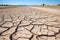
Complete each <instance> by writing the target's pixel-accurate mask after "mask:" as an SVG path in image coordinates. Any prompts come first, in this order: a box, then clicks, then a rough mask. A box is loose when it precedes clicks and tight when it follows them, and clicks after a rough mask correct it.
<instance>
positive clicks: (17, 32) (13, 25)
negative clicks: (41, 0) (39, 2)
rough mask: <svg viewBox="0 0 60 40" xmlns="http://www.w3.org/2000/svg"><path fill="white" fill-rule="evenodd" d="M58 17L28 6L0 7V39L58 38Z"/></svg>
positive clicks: (44, 39)
mask: <svg viewBox="0 0 60 40" xmlns="http://www.w3.org/2000/svg"><path fill="white" fill-rule="evenodd" d="M59 18H60V16H59V15H58V14H54V13H49V12H45V11H42V10H36V9H33V8H29V7H21V8H11V9H0V40H60V19H59Z"/></svg>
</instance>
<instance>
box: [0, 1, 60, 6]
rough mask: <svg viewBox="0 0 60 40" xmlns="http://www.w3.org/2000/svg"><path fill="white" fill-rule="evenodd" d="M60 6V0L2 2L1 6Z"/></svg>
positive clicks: (0, 2)
mask: <svg viewBox="0 0 60 40" xmlns="http://www.w3.org/2000/svg"><path fill="white" fill-rule="evenodd" d="M43 3H44V4H60V0H0V4H9V5H40V4H43Z"/></svg>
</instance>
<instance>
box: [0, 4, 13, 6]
mask: <svg viewBox="0 0 60 40" xmlns="http://www.w3.org/2000/svg"><path fill="white" fill-rule="evenodd" d="M0 6H13V5H8V4H0Z"/></svg>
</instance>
